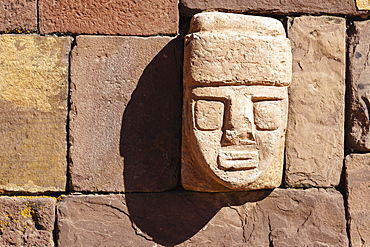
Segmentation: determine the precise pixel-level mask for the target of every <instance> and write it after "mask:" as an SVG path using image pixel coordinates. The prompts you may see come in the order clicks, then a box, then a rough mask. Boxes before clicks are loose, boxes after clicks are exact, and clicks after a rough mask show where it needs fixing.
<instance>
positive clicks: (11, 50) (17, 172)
mask: <svg viewBox="0 0 370 247" xmlns="http://www.w3.org/2000/svg"><path fill="white" fill-rule="evenodd" d="M70 47H71V38H69V37H53V36H47V37H42V36H38V35H0V145H1V148H0V190H4V191H26V192H43V191H63V190H64V189H65V184H66V167H67V162H66V153H67V143H66V120H67V109H68V107H67V98H68V56H69V52H70Z"/></svg>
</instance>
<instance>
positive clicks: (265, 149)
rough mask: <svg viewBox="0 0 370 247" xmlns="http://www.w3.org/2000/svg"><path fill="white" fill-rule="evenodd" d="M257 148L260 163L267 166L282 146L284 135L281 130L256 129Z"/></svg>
mask: <svg viewBox="0 0 370 247" xmlns="http://www.w3.org/2000/svg"><path fill="white" fill-rule="evenodd" d="M256 142H257V149H258V153H259V159H260V165H261V166H262V167H260V168H262V169H263V168H264V166H265V167H266V166H269V165H270V163H271V162H273V160H274V158H275V156H276V154H277V153H278V151H279V150H280V149H281V148H283V147H284V137H283V135H282V133H281V131H278V130H276V131H257V133H256Z"/></svg>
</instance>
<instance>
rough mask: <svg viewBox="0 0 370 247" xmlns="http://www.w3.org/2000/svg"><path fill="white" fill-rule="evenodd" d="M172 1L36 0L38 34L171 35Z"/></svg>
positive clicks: (173, 20) (173, 31) (173, 21)
mask: <svg viewBox="0 0 370 247" xmlns="http://www.w3.org/2000/svg"><path fill="white" fill-rule="evenodd" d="M177 5H178V4H177V1H176V0H165V1H159V0H156V1H152V0H142V1H130V0H124V1H119V0H113V1H105V0H40V1H39V16H40V18H39V21H40V32H41V33H43V34H44V33H55V32H57V33H76V34H112V35H116V34H120V35H144V36H148V35H158V34H166V35H171V34H172V35H174V34H177V30H178V19H179V18H178V7H177Z"/></svg>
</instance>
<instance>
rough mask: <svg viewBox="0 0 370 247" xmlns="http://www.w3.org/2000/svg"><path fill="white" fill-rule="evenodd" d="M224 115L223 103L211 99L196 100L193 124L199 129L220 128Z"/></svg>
mask: <svg viewBox="0 0 370 247" xmlns="http://www.w3.org/2000/svg"><path fill="white" fill-rule="evenodd" d="M223 116H224V103H222V102H221V101H213V100H197V102H196V105H195V114H194V117H195V124H196V127H197V129H199V130H216V129H221V127H222V123H223Z"/></svg>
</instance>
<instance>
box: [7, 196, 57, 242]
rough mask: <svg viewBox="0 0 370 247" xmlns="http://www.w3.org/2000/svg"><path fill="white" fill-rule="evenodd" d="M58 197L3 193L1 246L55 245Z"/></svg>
mask: <svg viewBox="0 0 370 247" xmlns="http://www.w3.org/2000/svg"><path fill="white" fill-rule="evenodd" d="M54 221H55V199H54V198H41V197H27V198H26V197H24V198H22V197H0V245H1V246H38V247H44V246H50V247H51V246H54V242H53V233H52V231H53V230H54Z"/></svg>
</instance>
